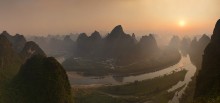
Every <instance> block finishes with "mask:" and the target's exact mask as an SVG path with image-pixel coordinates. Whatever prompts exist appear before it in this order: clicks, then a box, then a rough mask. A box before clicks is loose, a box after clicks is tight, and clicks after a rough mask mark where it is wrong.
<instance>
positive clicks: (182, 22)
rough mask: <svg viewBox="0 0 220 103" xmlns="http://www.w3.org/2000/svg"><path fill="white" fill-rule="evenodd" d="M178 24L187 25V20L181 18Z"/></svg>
mask: <svg viewBox="0 0 220 103" xmlns="http://www.w3.org/2000/svg"><path fill="white" fill-rule="evenodd" d="M178 25H179V26H180V27H185V26H186V21H185V20H180V21H179V23H178Z"/></svg>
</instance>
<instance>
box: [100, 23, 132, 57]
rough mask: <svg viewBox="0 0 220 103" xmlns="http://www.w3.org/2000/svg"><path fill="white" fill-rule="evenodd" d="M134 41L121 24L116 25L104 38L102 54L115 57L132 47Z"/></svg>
mask: <svg viewBox="0 0 220 103" xmlns="http://www.w3.org/2000/svg"><path fill="white" fill-rule="evenodd" d="M134 45H135V41H134V39H133V38H132V37H131V35H129V34H125V33H124V31H123V28H122V26H121V25H118V26H116V27H115V28H114V29H113V30H112V32H111V33H110V34H108V35H107V36H106V38H104V50H103V55H104V56H105V57H110V58H117V57H119V56H121V55H123V54H126V52H127V51H131V50H132V49H134V48H133V47H134Z"/></svg>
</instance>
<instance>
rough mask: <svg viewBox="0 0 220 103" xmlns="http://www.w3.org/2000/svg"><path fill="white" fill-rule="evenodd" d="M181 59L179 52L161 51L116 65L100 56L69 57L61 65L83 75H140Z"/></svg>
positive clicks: (171, 64) (160, 68) (111, 60)
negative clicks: (149, 56)
mask: <svg viewBox="0 0 220 103" xmlns="http://www.w3.org/2000/svg"><path fill="white" fill-rule="evenodd" d="M180 60H181V55H180V53H178V52H177V53H173V54H167V53H161V54H160V55H159V56H158V57H154V58H147V59H144V60H139V61H136V62H134V63H131V64H128V65H124V66H117V65H115V63H114V62H115V60H114V59H108V60H106V59H101V58H99V59H98V58H73V57H72V58H69V59H67V60H65V61H64V62H63V63H62V65H63V66H64V68H65V69H66V70H67V71H68V72H71V71H75V72H77V73H79V74H81V75H83V76H88V77H89V76H100V77H102V76H107V75H113V76H118V77H125V76H132V75H140V74H144V73H150V72H155V71H159V70H162V69H164V68H167V67H170V66H173V65H175V64H177V63H178V62H179V61H180Z"/></svg>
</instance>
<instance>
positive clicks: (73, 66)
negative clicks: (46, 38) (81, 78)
mask: <svg viewBox="0 0 220 103" xmlns="http://www.w3.org/2000/svg"><path fill="white" fill-rule="evenodd" d="M62 65H63V67H64V68H65V69H66V70H70V71H71V70H73V71H77V72H81V73H83V75H85V76H89V75H96V76H104V75H108V74H109V73H112V72H113V70H112V69H111V64H110V63H108V62H106V61H105V60H102V59H91V58H78V59H74V58H68V59H67V60H65V61H64V62H63V63H62Z"/></svg>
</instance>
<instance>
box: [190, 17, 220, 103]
mask: <svg viewBox="0 0 220 103" xmlns="http://www.w3.org/2000/svg"><path fill="white" fill-rule="evenodd" d="M205 38H207V37H206V36H205ZM219 38H220V20H218V22H217V23H216V26H215V29H214V32H213V35H212V37H211V42H210V43H209V44H208V45H207V47H206V48H205V51H204V55H203V61H202V69H201V70H200V71H199V73H198V76H197V83H196V90H195V96H194V98H195V100H197V101H199V103H207V102H208V101H212V102H213V103H218V102H219V99H217V98H219V96H220V81H219V78H220V75H219V74H220V70H219V68H220V47H219V44H220V39H219ZM203 40H206V39H203ZM216 100H218V101H216Z"/></svg>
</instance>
